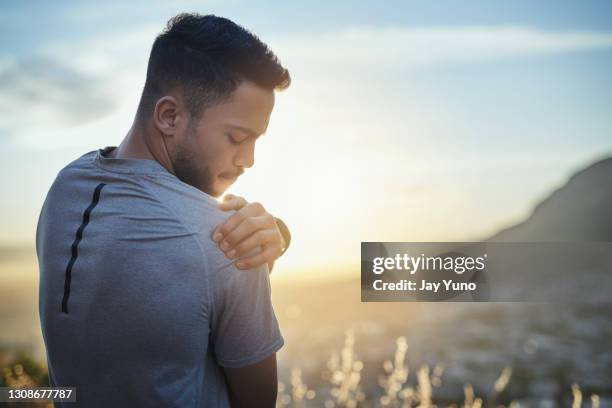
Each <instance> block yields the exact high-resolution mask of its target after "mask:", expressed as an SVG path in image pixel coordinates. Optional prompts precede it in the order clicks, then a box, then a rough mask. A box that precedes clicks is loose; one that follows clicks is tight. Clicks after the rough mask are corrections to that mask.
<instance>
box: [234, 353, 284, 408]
mask: <svg viewBox="0 0 612 408" xmlns="http://www.w3.org/2000/svg"><path fill="white" fill-rule="evenodd" d="M223 371H224V372H225V377H226V378H227V383H228V385H229V389H230V398H231V402H232V407H238V408H241V407H256V408H259V407H261V408H268V407H269V408H273V407H274V406H275V404H276V395H277V392H278V380H277V374H276V353H274V354H272V355H271V356H269V357H268V358H266V359H265V360H263V361H260V362H259V363H255V364H251V365H248V366H246V367H240V368H228V367H223Z"/></svg>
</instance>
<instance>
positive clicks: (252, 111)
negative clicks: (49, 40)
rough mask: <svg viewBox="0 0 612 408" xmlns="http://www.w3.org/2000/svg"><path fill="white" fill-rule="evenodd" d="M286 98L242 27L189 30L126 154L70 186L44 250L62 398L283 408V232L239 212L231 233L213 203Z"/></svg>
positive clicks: (148, 99)
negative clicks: (275, 283)
mask: <svg viewBox="0 0 612 408" xmlns="http://www.w3.org/2000/svg"><path fill="white" fill-rule="evenodd" d="M289 83H290V77H289V74H288V72H287V70H286V69H284V68H283V67H282V66H281V65H280V63H279V61H278V59H277V58H276V56H275V55H274V54H273V53H272V52H271V51H270V50H269V49H268V48H267V46H266V45H265V44H263V43H262V42H261V41H260V40H259V39H258V38H257V37H255V36H254V35H252V34H251V33H249V32H248V31H246V30H245V29H243V28H242V27H240V26H238V25H236V24H234V23H233V22H231V21H230V20H227V19H224V18H220V17H216V16H212V15H207V16H201V15H197V14H181V15H178V16H176V17H174V18H172V19H171V20H170V21H169V22H168V26H167V27H166V29H165V31H164V32H162V33H161V34H160V35H159V36H158V37H157V38H156V40H155V42H154V44H153V47H152V50H151V54H150V57H149V64H148V68H147V78H146V82H145V86H144V90H143V93H142V97H141V101H140V104H139V107H138V111H137V114H136V118H135V120H134V124H133V126H132V128H131V129H130V131H129V132H128V134H127V136H126V137H125V139H124V140H123V142H122V143H121V144H120V146H119V147H106V148H104V149H100V150H97V151H92V152H89V153H87V154H85V155H83V156H81V157H80V158H78V159H77V160H75V161H74V162H72V163H71V164H69V165H68V166H66V167H65V168H64V169H62V171H61V172H60V173H59V174H58V176H57V178H56V180H55V182H54V183H53V185H52V187H51V189H50V191H49V193H48V195H47V198H46V200H45V204H44V206H43V209H42V211H41V215H40V218H39V222H38V228H37V242H36V243H37V254H38V259H39V264H40V279H41V280H40V317H41V326H42V330H43V336H44V340H45V345H46V348H47V357H48V366H49V377H50V382H51V385H52V386H64V387H68V386H74V387H76V397H77V403H76V405H74V404H72V405H70V406H82V407H98V406H99V407H102V406H103V407H226V406H230V403H231V405H232V406H249V407H258V406H262V407H272V406H274V403H275V400H276V393H277V390H276V387H277V377H276V357H275V353H276V351H278V350H279V349H280V348H281V347H282V345H283V338H282V336H281V333H280V330H279V327H278V323H277V320H276V317H275V315H274V312H273V309H272V306H271V301H270V286H269V278H268V273H269V267H268V264H270V266H271V263H272V262H273V261H274V259H276V258H277V257H278V256H279V255H280V253H281V252H282V250H283V247H284V246H286V243H284V242H283V241H286V240H283V238H282V234H281V233H280V232H279V228H280V229H286V228H285V227H284V226H283V225H282V224H280V227H279V225H277V224H276V223H275V221H274V218H273V217H272V216H270V214H268V213H267V212H266V211H265V210H264V209H263V207H262V206H261V205H259V204H256V203H253V204H246V205H245V202H244V200H242V199H240V198H236V197H232V198H231V199H230V200H229V202H227V203H226V205H227V206H229V207H234V208H240V207H243V208H241V209H240V211H238V212H235V213H234V214H233V215H232V216H231V217H229V218H228V215H227V214H228V213H225V212H223V211H222V210H221V209H220V208H219V204H218V202H217V201H216V200H215V198H214V197H219V196H220V195H222V194H223V192H224V191H225V190H226V189H227V188H228V187H229V186H230V185H232V183H233V182H234V181H235V180H236V179H237V178H238V177H239V176H240V175H241V174H242V173H243V171H244V169H246V168H249V167H251V166H253V164H254V148H255V142H256V140H257V138H258V137H259V136H260V135H261V134H263V133H265V132H266V129H267V127H268V122H269V118H270V114H271V112H272V109H273V106H274V91H275V90H276V89H284V88H286V87H287V86H289ZM56 405H58V406H62V405H61V404H59V403H58V404H56Z"/></svg>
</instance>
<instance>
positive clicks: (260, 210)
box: [213, 194, 286, 270]
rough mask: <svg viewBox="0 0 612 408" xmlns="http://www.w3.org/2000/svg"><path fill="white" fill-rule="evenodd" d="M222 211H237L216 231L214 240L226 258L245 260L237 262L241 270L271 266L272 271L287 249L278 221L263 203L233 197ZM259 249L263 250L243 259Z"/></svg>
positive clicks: (226, 197)
mask: <svg viewBox="0 0 612 408" xmlns="http://www.w3.org/2000/svg"><path fill="white" fill-rule="evenodd" d="M220 208H221V209H222V210H224V211H229V210H235V211H236V213H235V214H234V215H232V216H231V217H229V218H228V219H227V220H226V221H225V222H224V223H223V224H221V225H220V226H218V227H217V228H216V229H215V231H214V232H213V240H214V241H215V242H217V243H218V244H219V247H220V248H221V250H222V251H223V252H224V253H225V255H226V256H227V257H228V258H230V259H236V258H241V259H239V260H238V262H237V263H236V267H237V268H238V269H250V268H255V267H258V266H261V265H263V264H266V263H267V264H268V267H269V268H270V270H272V265H273V264H274V261H275V260H276V259H278V257H279V256H280V255H281V254H282V253H283V250H284V249H285V246H286V243H285V240H284V238H283V236H282V234H281V232H280V230H279V228H278V225H277V224H276V220H275V218H274V217H273V216H272V215H271V214H270V213H268V212H267V211H266V210H265V208H264V207H263V205H261V204H260V203H249V202H248V201H247V200H245V199H244V198H242V197H238V196H234V195H232V194H227V195H226V196H225V197H224V198H223V202H222V203H221V205H220ZM258 247H262V248H263V250H262V251H261V252H259V253H257V254H255V255H251V256H249V257H245V258H242V257H243V256H244V255H246V254H248V253H250V252H251V251H253V250H254V249H256V248H258Z"/></svg>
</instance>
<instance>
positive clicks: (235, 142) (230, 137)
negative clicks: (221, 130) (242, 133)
mask: <svg viewBox="0 0 612 408" xmlns="http://www.w3.org/2000/svg"><path fill="white" fill-rule="evenodd" d="M226 135H227V138H228V139H229V141H230V143H231V144H233V145H235V146H237V145H239V144H240V143H241V142H242V140H237V139H236V138H234V136H232V135H230V134H229V133H226Z"/></svg>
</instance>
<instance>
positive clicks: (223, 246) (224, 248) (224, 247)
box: [221, 241, 229, 251]
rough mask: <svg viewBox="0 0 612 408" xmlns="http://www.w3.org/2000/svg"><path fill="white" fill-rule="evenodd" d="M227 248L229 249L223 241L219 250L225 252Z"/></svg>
mask: <svg viewBox="0 0 612 408" xmlns="http://www.w3.org/2000/svg"><path fill="white" fill-rule="evenodd" d="M227 248H229V244H228V243H227V242H225V241H223V242H222V243H221V249H222V250H224V251H225V250H226V249H227Z"/></svg>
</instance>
